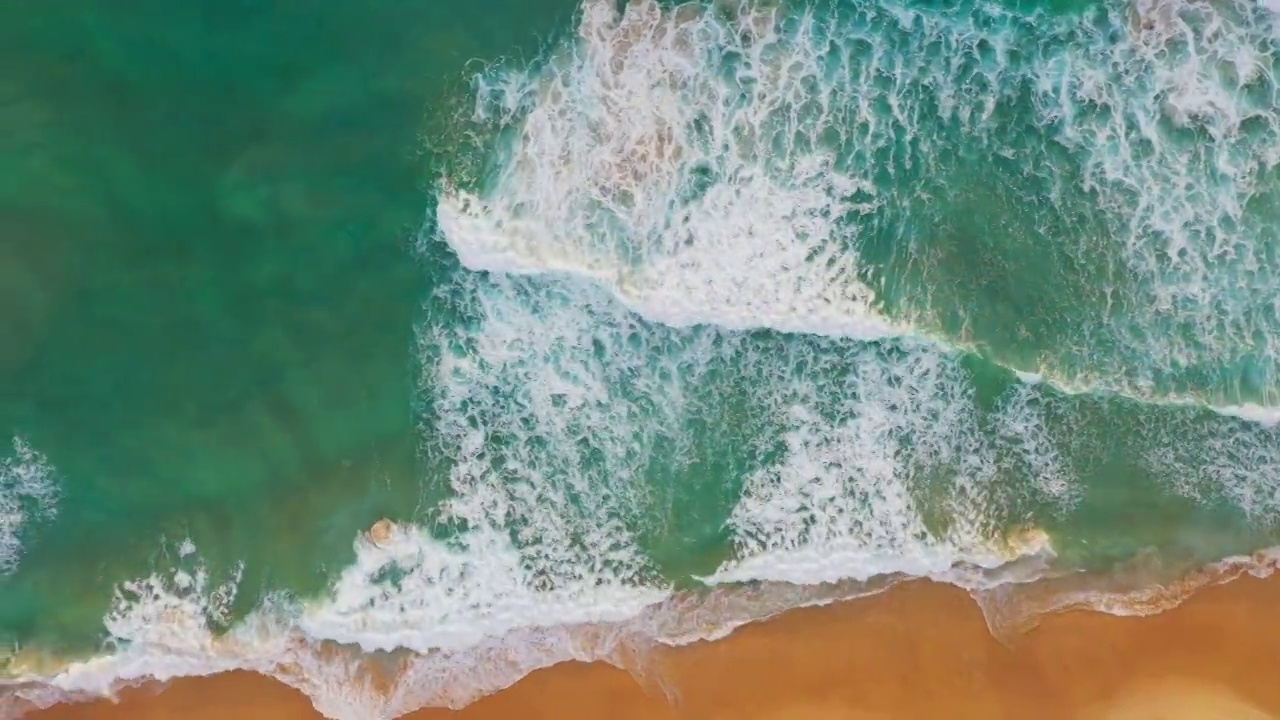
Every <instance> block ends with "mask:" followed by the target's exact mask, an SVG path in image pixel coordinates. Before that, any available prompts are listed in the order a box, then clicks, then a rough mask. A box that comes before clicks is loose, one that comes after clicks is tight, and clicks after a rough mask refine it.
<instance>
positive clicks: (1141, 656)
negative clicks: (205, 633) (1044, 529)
mask: <svg viewBox="0 0 1280 720" xmlns="http://www.w3.org/2000/svg"><path fill="white" fill-rule="evenodd" d="M1276 608H1280V577H1278V576H1273V577H1269V578H1257V577H1253V576H1250V575H1247V574H1246V575H1243V576H1241V577H1237V578H1236V579H1234V580H1231V581H1230V582H1226V583H1225V584H1221V585H1216V586H1210V587H1205V588H1203V589H1201V590H1200V591H1198V592H1196V593H1194V594H1193V595H1192V596H1191V597H1189V598H1187V599H1186V600H1185V601H1184V602H1183V603H1182V604H1180V605H1179V606H1177V607H1175V608H1173V609H1170V610H1166V611H1165V612H1162V613H1159V614H1155V615H1149V616H1144V617H1135V616H1129V617H1125V616H1117V615H1108V614H1104V613H1101V612H1096V611H1092V610H1080V609H1073V610H1066V611H1063V612H1059V613H1054V614H1050V615H1047V616H1044V617H1042V618H1041V619H1040V621H1039V622H1038V623H1037V624H1036V626H1035V627H1033V628H1031V629H1029V630H1025V631H1022V632H1017V633H1014V634H1012V635H1005V636H1004V637H1003V640H1000V639H997V638H996V637H995V636H993V635H992V634H991V631H990V629H989V628H988V625H987V620H986V618H985V617H984V615H983V613H982V610H981V608H980V606H979V603H978V602H975V600H974V598H972V597H971V596H970V595H969V593H967V592H965V591H964V590H961V589H959V588H956V587H954V586H950V585H942V584H938V583H934V582H932V581H928V580H913V581H908V582H904V583H901V584H899V585H897V586H895V587H893V588H890V589H888V590H886V591H884V592H882V593H879V594H876V595H872V596H867V597H862V598H858V599H854V600H849V601H844V602H840V603H836V604H833V605H827V606H822V607H809V608H800V609H796V610H791V611H788V612H785V613H782V614H781V615H779V616H776V617H773V618H770V619H768V620H763V621H760V622H757V623H752V624H749V625H747V626H744V627H742V628H739V629H738V630H736V631H735V632H733V633H732V634H731V635H729V636H728V637H725V638H723V639H720V640H715V641H701V642H695V643H692V644H689V645H685V646H681V647H670V648H669V647H661V648H658V649H655V650H653V651H652V652H651V653H650V654H649V655H648V656H647V657H646V659H645V662H644V663H643V667H644V668H645V669H644V671H643V672H642V673H638V674H637V675H634V676H633V674H631V673H628V672H626V671H624V670H620V669H618V668H615V667H613V666H610V665H608V664H605V663H601V662H596V663H579V662H567V663H561V664H559V665H555V666H552V667H549V668H544V669H542V670H538V671H535V672H534V673H532V674H530V675H528V676H526V677H525V678H524V679H522V680H520V681H519V682H517V683H516V684H515V685H513V686H511V687H509V688H507V689H505V690H501V691H499V692H497V693H494V694H492V695H489V696H487V697H484V698H482V699H480V700H478V701H476V702H474V703H472V704H471V705H468V706H467V707H465V708H463V709H461V710H457V711H454V710H446V709H436V708H429V709H423V710H419V711H415V712H413V713H410V714H408V715H406V716H402V717H405V718H409V719H410V720H491V719H496V718H510V717H526V718H528V717H532V718H543V717H545V718H565V719H566V720H574V719H575V718H583V719H584V720H585V719H586V718H599V717H604V716H611V717H613V718H615V720H630V719H633V718H634V719H635V720H641V719H645V720H649V719H654V720H658V719H672V720H674V719H676V718H716V719H717V720H719V719H720V718H724V719H725V720H728V718H742V717H748V718H771V719H773V718H776V719H778V720H782V719H787V720H790V719H793V718H794V720H801V719H802V718H803V719H806V720H807V719H809V718H812V719H814V720H823V719H824V718H832V719H835V718H840V719H842V720H843V719H846V718H857V719H859V720H865V719H870V718H915V717H974V718H1000V717H1011V718H1012V717H1043V718H1058V717H1061V718H1097V719H1098V720H1139V719H1141V718H1149V719H1153V718H1157V717H1159V718H1167V719H1170V720H1173V719H1176V718H1213V717H1229V718H1241V719H1243V720H1252V719H1253V718H1259V719H1261V718H1277V719H1280V683H1276V682H1275V671H1276V670H1275V669H1276V668H1277V667H1280V617H1277V616H1276V612H1275V609H1276ZM353 700H356V699H355V698H353ZM232 716H235V717H237V720H268V718H270V719H271V720H320V718H322V717H323V716H322V715H320V714H319V713H318V712H316V711H315V710H314V709H313V708H312V706H311V703H310V701H309V700H308V699H307V698H306V696H304V695H303V694H302V693H301V692H299V691H297V690H295V689H293V688H290V687H287V686H285V685H283V684H281V683H279V682H277V681H275V680H272V679H270V678H267V677H264V676H261V675H257V674H254V673H249V672H232V673H225V674H221V675H213V676H208V677H197V678H183V679H179V680H173V681H171V682H169V683H167V684H163V685H161V684H155V683H153V684H149V685H144V686H142V687H138V688H132V689H127V690H123V691H121V692H120V693H119V696H118V701H117V702H112V701H110V700H101V701H94V702H89V703H83V704H71V705H58V706H54V707H52V708H49V709H46V710H42V711H35V712H30V713H27V714H26V715H24V716H23V717H24V718H25V719H26V720H87V719H90V718H92V719H93V720H124V719H125V718H129V719H130V720H133V719H136V720H160V719H162V718H190V719H191V720H213V719H214V718H226V717H232ZM370 720H391V719H390V718H376V716H370Z"/></svg>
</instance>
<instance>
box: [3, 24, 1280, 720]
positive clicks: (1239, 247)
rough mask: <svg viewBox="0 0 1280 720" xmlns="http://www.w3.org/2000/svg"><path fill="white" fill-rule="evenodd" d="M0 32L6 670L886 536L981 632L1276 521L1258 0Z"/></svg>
mask: <svg viewBox="0 0 1280 720" xmlns="http://www.w3.org/2000/svg"><path fill="white" fill-rule="evenodd" d="M0 39H2V42H0V48H2V49H0V67H3V68H5V70H3V71H0V127H3V128H4V133H3V139H2V140H0V143H3V146H4V152H3V154H2V155H0V157H2V158H3V159H0V435H7V436H8V437H3V438H0V440H2V441H3V442H0V677H2V678H3V679H0V717H11V716H12V717H16V716H17V715H18V714H19V713H21V712H22V711H23V710H25V709H29V708H31V707H34V706H41V705H48V704H50V703H54V702H62V701H67V700H71V699H77V698H85V697H92V696H96V695H99V694H103V693H109V692H111V691H113V690H114V689H118V688H120V687H122V686H124V685H127V684H130V683H134V682H138V681H140V680H143V679H146V678H161V679H163V678H169V677H176V676H184V675H197V674H209V673H214V672H220V671H224V670H230V669H237V668H240V669H250V670H255V671H258V672H261V673H264V674H267V675H270V676H272V677H275V678H278V679H280V680H281V681H283V682H285V683H287V684H290V685H292V686H294V687H297V688H299V689H301V690H302V691H303V692H305V693H306V694H307V695H308V696H309V697H310V698H311V700H312V702H313V703H314V704H315V705H316V707H317V709H318V710H320V711H321V712H322V713H324V714H326V715H327V716H329V717H331V718H335V720H356V719H357V718H360V719H365V718H392V717H395V716H396V715H397V714H400V713H403V712H406V711H409V710H412V709H414V708H417V707H422V706H426V705H447V706H455V707H456V706H460V705H463V704H466V703H468V702H470V701H472V700H474V699H476V698H478V697H480V696H483V695H484V694H486V693H489V692H492V691H495V690H497V689H501V688H502V687H505V686H507V685H509V684H511V683H513V682H515V681H516V680H518V679H519V678H520V677H522V676H523V675H524V674H527V673H528V672H530V671H532V670H534V669H537V668H539V667H543V666H546V665H550V664H553V663H556V662H560V661H563V660H567V659H580V660H604V661H608V662H614V663H616V664H620V665H623V666H627V667H636V666H638V665H643V656H644V649H645V648H646V647H651V646H653V645H654V644H659V643H660V644H680V643H686V642H690V641H693V640H697V639H704V638H715V637H720V636H722V635H724V634H725V633H727V632H730V631H731V630H732V629H733V628H734V627H737V626H740V625H741V624H743V623H746V622H751V621H754V620H758V619H761V618H764V617H768V616H769V615H772V614H775V613H777V612H780V611H783V610H785V609H788V608H791V607H796V606H801V605H806V604H815V603H825V602H832V601H836V600H840V599H844V598H851V597H856V596H859V595H863V594H866V593H870V592H875V591H877V590H880V589H883V588H884V587H887V586H889V585H890V584H892V583H893V582H896V581H898V580H901V579H903V578H909V577H928V578H933V579H936V580H940V581H945V582H951V583H955V584H958V585H961V586H962V587H965V588H968V589H970V590H971V591H972V592H973V594H974V596H975V598H977V599H978V600H979V602H980V603H981V604H982V605H983V607H984V609H985V610H987V611H988V619H989V621H990V623H991V626H992V630H993V632H1001V631H1003V630H1004V629H1007V628H1006V624H1007V623H1005V620H1007V619H1008V618H1015V619H1016V620H1017V621H1016V622H1013V625H1018V624H1019V623H1023V622H1025V621H1026V618H1027V616H1029V615H1031V614H1034V612H1042V611H1046V610H1051V609H1053V608H1056V607H1063V606H1066V605H1069V604H1074V605H1079V604H1085V605H1090V606H1093V607H1097V608H1099V609H1102V610H1106V611H1109V612H1119V613H1139V612H1150V611H1153V610H1158V609H1161V608H1163V607H1167V606H1168V605H1169V604H1171V603H1174V602H1176V601H1177V600H1179V599H1180V596H1179V595H1178V594H1177V592H1178V590H1177V589H1178V588H1181V589H1183V590H1185V589H1186V587H1187V583H1186V582H1183V581H1182V580H1183V579H1184V578H1185V577H1187V576H1188V574H1195V573H1198V575H1196V576H1197V577H1209V576H1213V573H1214V572H1215V570H1214V568H1217V569H1219V570H1222V569H1224V568H1228V567H1230V568H1234V570H1232V572H1242V571H1252V572H1256V573H1262V572H1266V571H1268V570H1269V569H1270V568H1271V567H1272V566H1274V564H1275V558H1276V554H1275V553H1273V552H1269V551H1268V548H1273V547H1275V546H1277V545H1280V4H1277V0H1101V1H1093V0H1090V1H1087V2H1086V1H1084V0H1048V1H1046V2H1030V1H1028V0H1016V1H1015V0H1004V1H1003V2H994V1H992V0H952V1H951V2H919V1H914V0H708V1H706V2H689V3H685V4H676V3H671V2H665V1H655V0H630V2H615V1H614V0H488V2H484V3H454V2H448V3H446V2H430V1H427V0H369V2H364V3H355V2H338V1H337V0H324V1H322V2H315V1H306V2H304V1H303V0H280V1H279V2H265V1H262V2H260V1H256V0H235V1H229V0H216V1H215V0H193V1H192V2H186V3H177V4H175V3H171V2H159V1H158V0H138V1H137V2H132V3H127V4H122V3H105V4H104V3H98V2H90V1H89V0H63V1H62V2H58V3H47V2H21V1H19V2H11V3H6V4H4V6H3V7H0ZM1206 568H1208V569H1206ZM1222 571H1223V572H1225V570H1222ZM1206 573H1207V575H1206ZM1219 574H1221V573H1219ZM1045 583H1050V584H1049V585H1046V584H1045ZM1045 587H1052V588H1057V589H1060V591H1059V590H1057V589H1056V590H1054V591H1053V592H1054V593H1056V594H1055V595H1054V596H1053V597H1051V598H1049V599H1047V600H1046V595H1045V592H1043V591H1039V590H1037V591H1034V592H1033V591H1031V590H1028V591H1027V592H1026V593H1022V594H1019V593H1018V592H1015V590H1017V589H1018V588H1024V589H1026V588H1045ZM1032 596H1034V597H1035V598H1036V599H1035V602H1034V603H1031V602H1030V601H1029V600H1028V601H1026V603H1027V604H1026V608H1027V610H1026V612H1019V609H1018V608H1019V607H1020V606H1019V602H1022V600H1020V598H1029V597H1032ZM1162 598H1163V599H1162ZM1011 622H1012V621H1011Z"/></svg>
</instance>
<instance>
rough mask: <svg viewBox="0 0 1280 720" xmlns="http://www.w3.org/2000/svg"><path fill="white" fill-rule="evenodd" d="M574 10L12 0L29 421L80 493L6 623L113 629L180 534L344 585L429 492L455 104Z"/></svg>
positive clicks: (7, 301)
mask: <svg viewBox="0 0 1280 720" xmlns="http://www.w3.org/2000/svg"><path fill="white" fill-rule="evenodd" d="M572 9H573V8H572V5H571V4H570V3H566V2H560V3H551V2H545V3H525V2H520V3H509V4H508V5H504V6H501V7H497V6H489V7H486V8H484V9H483V10H481V9H480V8H479V7H476V8H475V9H474V10H473V11H468V10H467V9H466V8H446V7H445V6H444V5H441V4H437V3H422V2H380V3H377V4H372V5H364V4H359V5H357V4H351V3H337V2H326V3H319V4H317V3H310V2H297V3H255V2H236V3H225V2H208V3H188V4H185V5H184V6H182V7H176V6H172V5H170V4H167V3H151V4H148V5H147V6H145V7H144V6H140V5H131V6H130V7H128V8H125V7H123V6H121V7H115V6H104V5H101V4H98V3H56V4H41V3H10V4H7V5H6V6H5V8H4V10H3V11H2V12H3V20H0V25H3V26H4V28H5V30H4V33H5V34H6V41H5V42H4V43H3V45H4V48H5V49H4V51H3V53H4V57H3V64H4V65H5V67H7V68H9V70H8V71H7V72H6V73H5V75H6V77H5V78H4V80H3V90H2V92H3V101H2V103H3V105H2V107H3V111H2V112H3V113H4V118H5V119H4V123H3V125H4V127H5V128H6V132H5V135H6V138H7V139H6V145H8V144H9V143H10V142H14V143H15V144H14V145H13V146H11V147H12V149H13V150H16V152H9V151H6V153H5V158H6V159H5V160H4V166H3V177H4V186H3V187H4V190H3V197H2V199H0V202H2V203H3V205H2V208H3V209H2V210H0V222H2V223H3V228H2V229H0V238H3V239H2V241H0V253H2V254H0V258H2V259H0V273H3V281H2V282H0V287H2V288H3V289H2V290H0V292H2V293H3V300H2V301H0V307H2V308H3V311H2V312H3V317H4V319H3V326H4V328H5V338H4V339H3V341H2V342H0V346H2V347H3V350H0V375H2V377H3V381H2V382H3V387H4V392H3V401H2V402H0V426H3V427H4V428H6V429H7V430H11V431H12V432H13V433H14V434H20V435H21V436H23V437H25V438H26V439H27V440H28V441H29V442H30V443H32V444H33V445H34V446H35V447H37V448H39V450H40V452H42V453H44V454H45V455H46V456H48V457H50V458H52V459H53V462H54V463H55V464H56V466H57V469H58V473H59V475H60V476H61V478H63V482H64V483H65V485H64V488H63V499H62V502H61V503H60V505H59V507H58V518H57V523H56V525H53V526H51V527H48V528H43V529H41V532H40V533H39V536H38V539H36V541H34V542H31V543H30V545H29V546H28V547H27V549H26V553H25V557H24V559H23V561H22V565H21V569H20V571H19V572H18V573H17V574H15V575H14V576H12V577H8V578H5V579H4V580H3V583H4V592H3V600H0V628H3V633H2V634H4V635H5V636H7V637H17V638H21V639H26V640H29V639H32V638H41V639H42V642H52V643H55V644H57V645H62V644H63V643H66V644H68V646H70V647H81V646H83V643H84V641H85V639H86V632H88V633H90V635H89V637H95V636H96V635H97V630H96V629H95V628H96V627H98V626H100V622H101V617H102V614H103V611H104V608H105V607H106V604H107V601H108V599H109V598H110V589H111V587H112V586H113V585H114V584H115V583H117V582H120V581H121V580H122V579H124V578H129V577H135V576H140V575H145V574H146V572H147V570H148V568H149V563H150V559H151V557H152V556H153V555H155V554H156V553H157V552H158V551H159V548H160V539H161V538H162V537H168V538H170V539H171V540H176V539H181V538H184V537H187V536H190V537H191V538H192V539H193V540H194V541H196V542H197V543H198V544H199V546H200V548H201V552H202V554H203V556H204V557H205V558H206V559H207V560H209V561H210V562H211V564H212V565H213V566H214V567H216V568H219V569H221V570H222V571H225V569H226V568H228V567H230V565H231V564H232V563H234V562H237V561H244V562H245V564H246V574H245V582H246V583H247V587H246V589H247V590H248V592H247V593H246V594H245V595H244V597H247V598H250V599H252V598H254V597H255V596H256V595H257V592H256V590H257V589H258V588H262V587H267V586H277V587H281V586H282V587H289V588H296V589H298V590H300V591H302V592H304V593H313V592H318V591H319V590H321V589H323V587H324V583H325V582H326V578H327V577H328V573H330V572H332V571H333V569H334V568H335V567H338V566H341V565H342V564H344V563H346V562H347V561H349V559H350V556H351V541H352V538H353V537H354V534H355V533H356V532H357V531H358V530H359V529H362V528H365V527H368V525H370V524H371V523H372V522H373V521H374V520H376V519H378V518H379V517H382V516H384V515H395V516H397V517H404V516H405V515H406V512H405V511H406V510H407V509H411V508H413V507H415V506H416V505H417V503H418V500H417V498H418V494H419V480H418V470H417V460H416V456H415V452H414V450H415V446H416V443H417V437H416V434H415V418H414V414H413V406H412V401H413V392H414V386H415V373H416V371H417V368H416V365H415V362H414V355H413V347H412V346H413V323H414V320H415V317H416V316H417V315H418V312H419V304H420V302H421V300H422V298H423V297H424V296H425V295H426V294H427V293H429V292H430V290H431V283H432V282H433V278H432V276H431V275H430V273H429V270H424V269H423V268H422V267H421V266H420V265H419V264H418V262H417V260H416V258H415V255H414V253H413V252H412V247H413V240H414V237H415V236H416V233H417V231H418V229H419V227H420V225H421V222H422V219H423V213H424V210H425V207H426V192H425V188H426V186H427V184H428V182H429V181H431V180H433V179H434V177H433V170H432V168H431V167H430V166H429V165H428V164H427V163H426V162H424V157H423V154H422V148H423V138H422V133H423V132H424V131H426V130H427V128H428V124H427V122H426V120H425V119H426V118H429V117H430V116H431V114H432V113H433V112H435V111H436V110H435V108H436V107H437V106H440V105H443V104H444V102H445V100H444V98H445V97H446V95H445V93H446V92H447V91H448V90H449V89H451V88H452V86H453V85H456V84H458V83H459V81H460V78H461V73H462V71H463V69H464V67H465V65H466V62H467V61H468V60H469V59H472V58H481V57H485V58H491V57H495V56H498V55H500V54H503V53H510V52H513V51H518V49H520V48H524V49H526V50H534V49H536V48H537V47H538V44H539V42H540V38H539V33H542V34H545V33H548V32H550V31H551V30H552V29H554V28H555V27H557V26H558V25H561V24H562V23H563V21H564V20H565V19H566V18H567V15H568V13H570V12H571V11H572ZM19 69H21V70H19ZM6 444H7V443H6ZM250 601H251V600H250Z"/></svg>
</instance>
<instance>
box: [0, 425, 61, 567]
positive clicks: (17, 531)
mask: <svg viewBox="0 0 1280 720" xmlns="http://www.w3.org/2000/svg"><path fill="white" fill-rule="evenodd" d="M60 494H61V491H60V490H59V487H58V481H57V476H56V474H55V472H54V469H53V466H52V465H50V464H49V460H48V458H46V457H45V456H44V455H42V454H40V453H39V452H37V451H36V450H35V449H33V448H32V447H31V445H29V444H28V443H27V441H26V440H24V439H23V438H20V437H15V438H14V439H13V453H12V454H11V455H8V456H6V457H4V458H3V459H0V575H5V574H7V573H10V572H12V571H13V570H14V569H15V568H17V566H18V560H19V558H20V557H21V556H22V534H23V532H24V530H26V528H27V527H28V526H29V525H30V524H32V523H34V522H39V521H47V520H51V519H52V518H53V517H54V516H55V515H56V514H57V507H58V506H57V503H58V497H59V495H60Z"/></svg>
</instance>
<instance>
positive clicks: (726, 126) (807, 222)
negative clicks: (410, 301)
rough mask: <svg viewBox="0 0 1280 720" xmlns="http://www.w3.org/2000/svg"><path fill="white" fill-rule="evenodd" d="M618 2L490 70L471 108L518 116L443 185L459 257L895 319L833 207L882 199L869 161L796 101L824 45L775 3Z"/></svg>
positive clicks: (839, 325) (840, 315) (638, 303)
mask: <svg viewBox="0 0 1280 720" xmlns="http://www.w3.org/2000/svg"><path fill="white" fill-rule="evenodd" d="M615 7H616V3H613V2H608V1H606V0H590V1H589V2H587V3H586V4H585V5H584V10H583V17H582V21H581V24H580V26H579V32H578V41H577V42H576V43H575V44H573V45H572V46H570V47H566V48H563V49H562V51H561V53H560V54H559V55H558V56H556V57H555V58H553V59H552V61H550V62H548V63H547V64H546V69H545V70H544V71H543V72H540V73H534V74H532V76H526V75H524V74H523V72H524V71H523V70H521V71H517V72H516V74H515V76H514V77H513V76H511V75H505V76H499V77H496V78H495V77H487V78H485V79H483V80H482V82H481V87H480V92H479V97H480V102H479V104H478V108H477V116H478V117H477V119H478V120H482V121H493V120H494V119H495V118H498V119H500V120H502V121H506V122H517V123H518V127H519V132H518V133H517V135H516V138H515V139H514V140H513V145H512V146H511V147H509V148H506V149H505V155H504V157H505V162H504V163H503V165H502V168H501V170H500V171H499V172H498V174H497V176H496V177H495V178H494V179H493V180H492V182H491V183H489V187H488V188H487V189H486V190H485V191H484V192H483V193H481V194H480V195H475V194H471V193H466V192H458V191H451V192H447V193H446V194H445V195H444V196H443V197H442V198H441V199H440V202H439V206H438V210H437V221H438V223H439V227H440V230H441V232H442V235H443V237H444V238H445V240H446V241H447V242H448V243H449V245H450V246H451V247H452V248H453V249H454V251H455V252H456V253H457V255H458V257H459V259H460V260H461V261H462V262H463V264H464V265H465V266H466V267H468V268H470V269H472V270H489V271H498V272H508V273H510V272H516V273H545V272H570V273H574V274H577V275H580V276H583V277H587V278H591V279H593V280H594V281H597V282H601V283H604V284H606V285H607V286H608V287H609V288H610V289H611V290H612V291H613V293H614V294H615V295H616V296H617V297H618V298H619V299H620V300H621V301H622V302H624V303H625V304H626V305H627V306H628V307H630V308H631V309H632V310H634V311H636V312H638V313H640V314H642V315H644V316H645V317H647V318H650V319H653V320H657V321H659V322H663V323H666V324H669V325H672V326H676V327H684V326H689V325H696V324H715V325H718V326H721V327H726V328H734V329H746V328H757V327H768V328H773V329H777V330H783V331H796V332H817V333H826V334H838V335H850V336H854V337H868V338H870V337H880V336H884V335H886V334H890V333H893V332H898V331H900V330H898V329H897V326H896V324H895V323H892V322H890V321H889V320H887V319H886V318H884V317H883V316H881V315H880V314H879V313H877V312H876V311H875V310H874V309H873V306H874V302H875V297H874V293H873V292H872V291H871V289H870V288H868V287H867V286H866V285H865V284H864V283H863V282H862V281H861V280H860V278H859V267H858V261H857V253H856V249H855V245H856V241H857V238H856V237H853V236H851V235H849V234H848V228H849V225H848V223H846V222H842V218H846V217H848V216H851V215H858V214H866V213H870V212H872V211H873V210H874V209H875V207H876V205H877V203H878V200H876V193H875V189H874V187H873V186H872V185H871V183H870V182H869V181H868V180H867V179H866V178H865V177H863V175H865V174H867V173H868V172H869V169H865V168H849V167H844V166H842V165H841V164H840V163H839V161H838V159H837V150H838V148H837V147H835V146H833V145H832V144H831V143H830V142H826V141H824V140H823V139H822V138H821V137H820V135H821V133H822V132H823V131H824V129H826V128H828V127H829V125H830V123H828V122H825V119H824V118H823V117H817V118H804V119H797V118H796V117H795V116H794V113H793V111H794V108H795V106H796V105H797V104H798V103H800V102H802V101H804V98H803V96H804V94H805V93H806V92H808V91H809V90H810V89H812V88H813V87H815V85H814V83H815V81H816V82H817V83H818V84H817V85H816V87H818V88H822V87H824V86H823V85H822V84H821V83H822V77H823V75H824V74H825V71H824V68H823V63H824V60H823V57H822V55H821V54H820V53H819V52H817V51H816V49H815V48H810V47H807V46H805V45H804V44H803V43H798V42H791V41H784V39H783V38H781V37H780V36H779V35H778V32H777V29H776V28H775V27H774V15H773V11H764V10H751V9H749V8H748V7H747V6H746V5H743V10H742V14H741V17H739V18H738V19H737V20H735V21H730V22H726V21H724V20H723V18H721V17H719V16H718V15H717V14H716V13H712V12H707V11H704V10H703V9H701V8H697V7H694V6H693V5H684V6H681V7H679V8H675V9H671V10H663V9H660V8H659V6H658V4H657V3H656V2H653V0H640V1H638V2H633V3H630V4H629V5H628V6H627V9H626V12H625V13H623V14H621V15H618V14H616V12H615ZM778 52H785V53H789V61H788V62H787V63H786V64H785V65H779V64H778V63H776V62H775V61H772V60H770V59H769V58H770V57H771V56H772V55H774V54H776V53H778ZM727 64H731V65H732V69H731V70H729V71H726V70H727V68H726V65H727ZM828 91H829V90H828ZM835 100H836V98H834V97H822V98H810V99H809V101H810V102H833V101H835ZM831 111H832V112H836V109H835V108H832V109H831ZM513 115H518V118H513V117H512V116H513Z"/></svg>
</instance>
